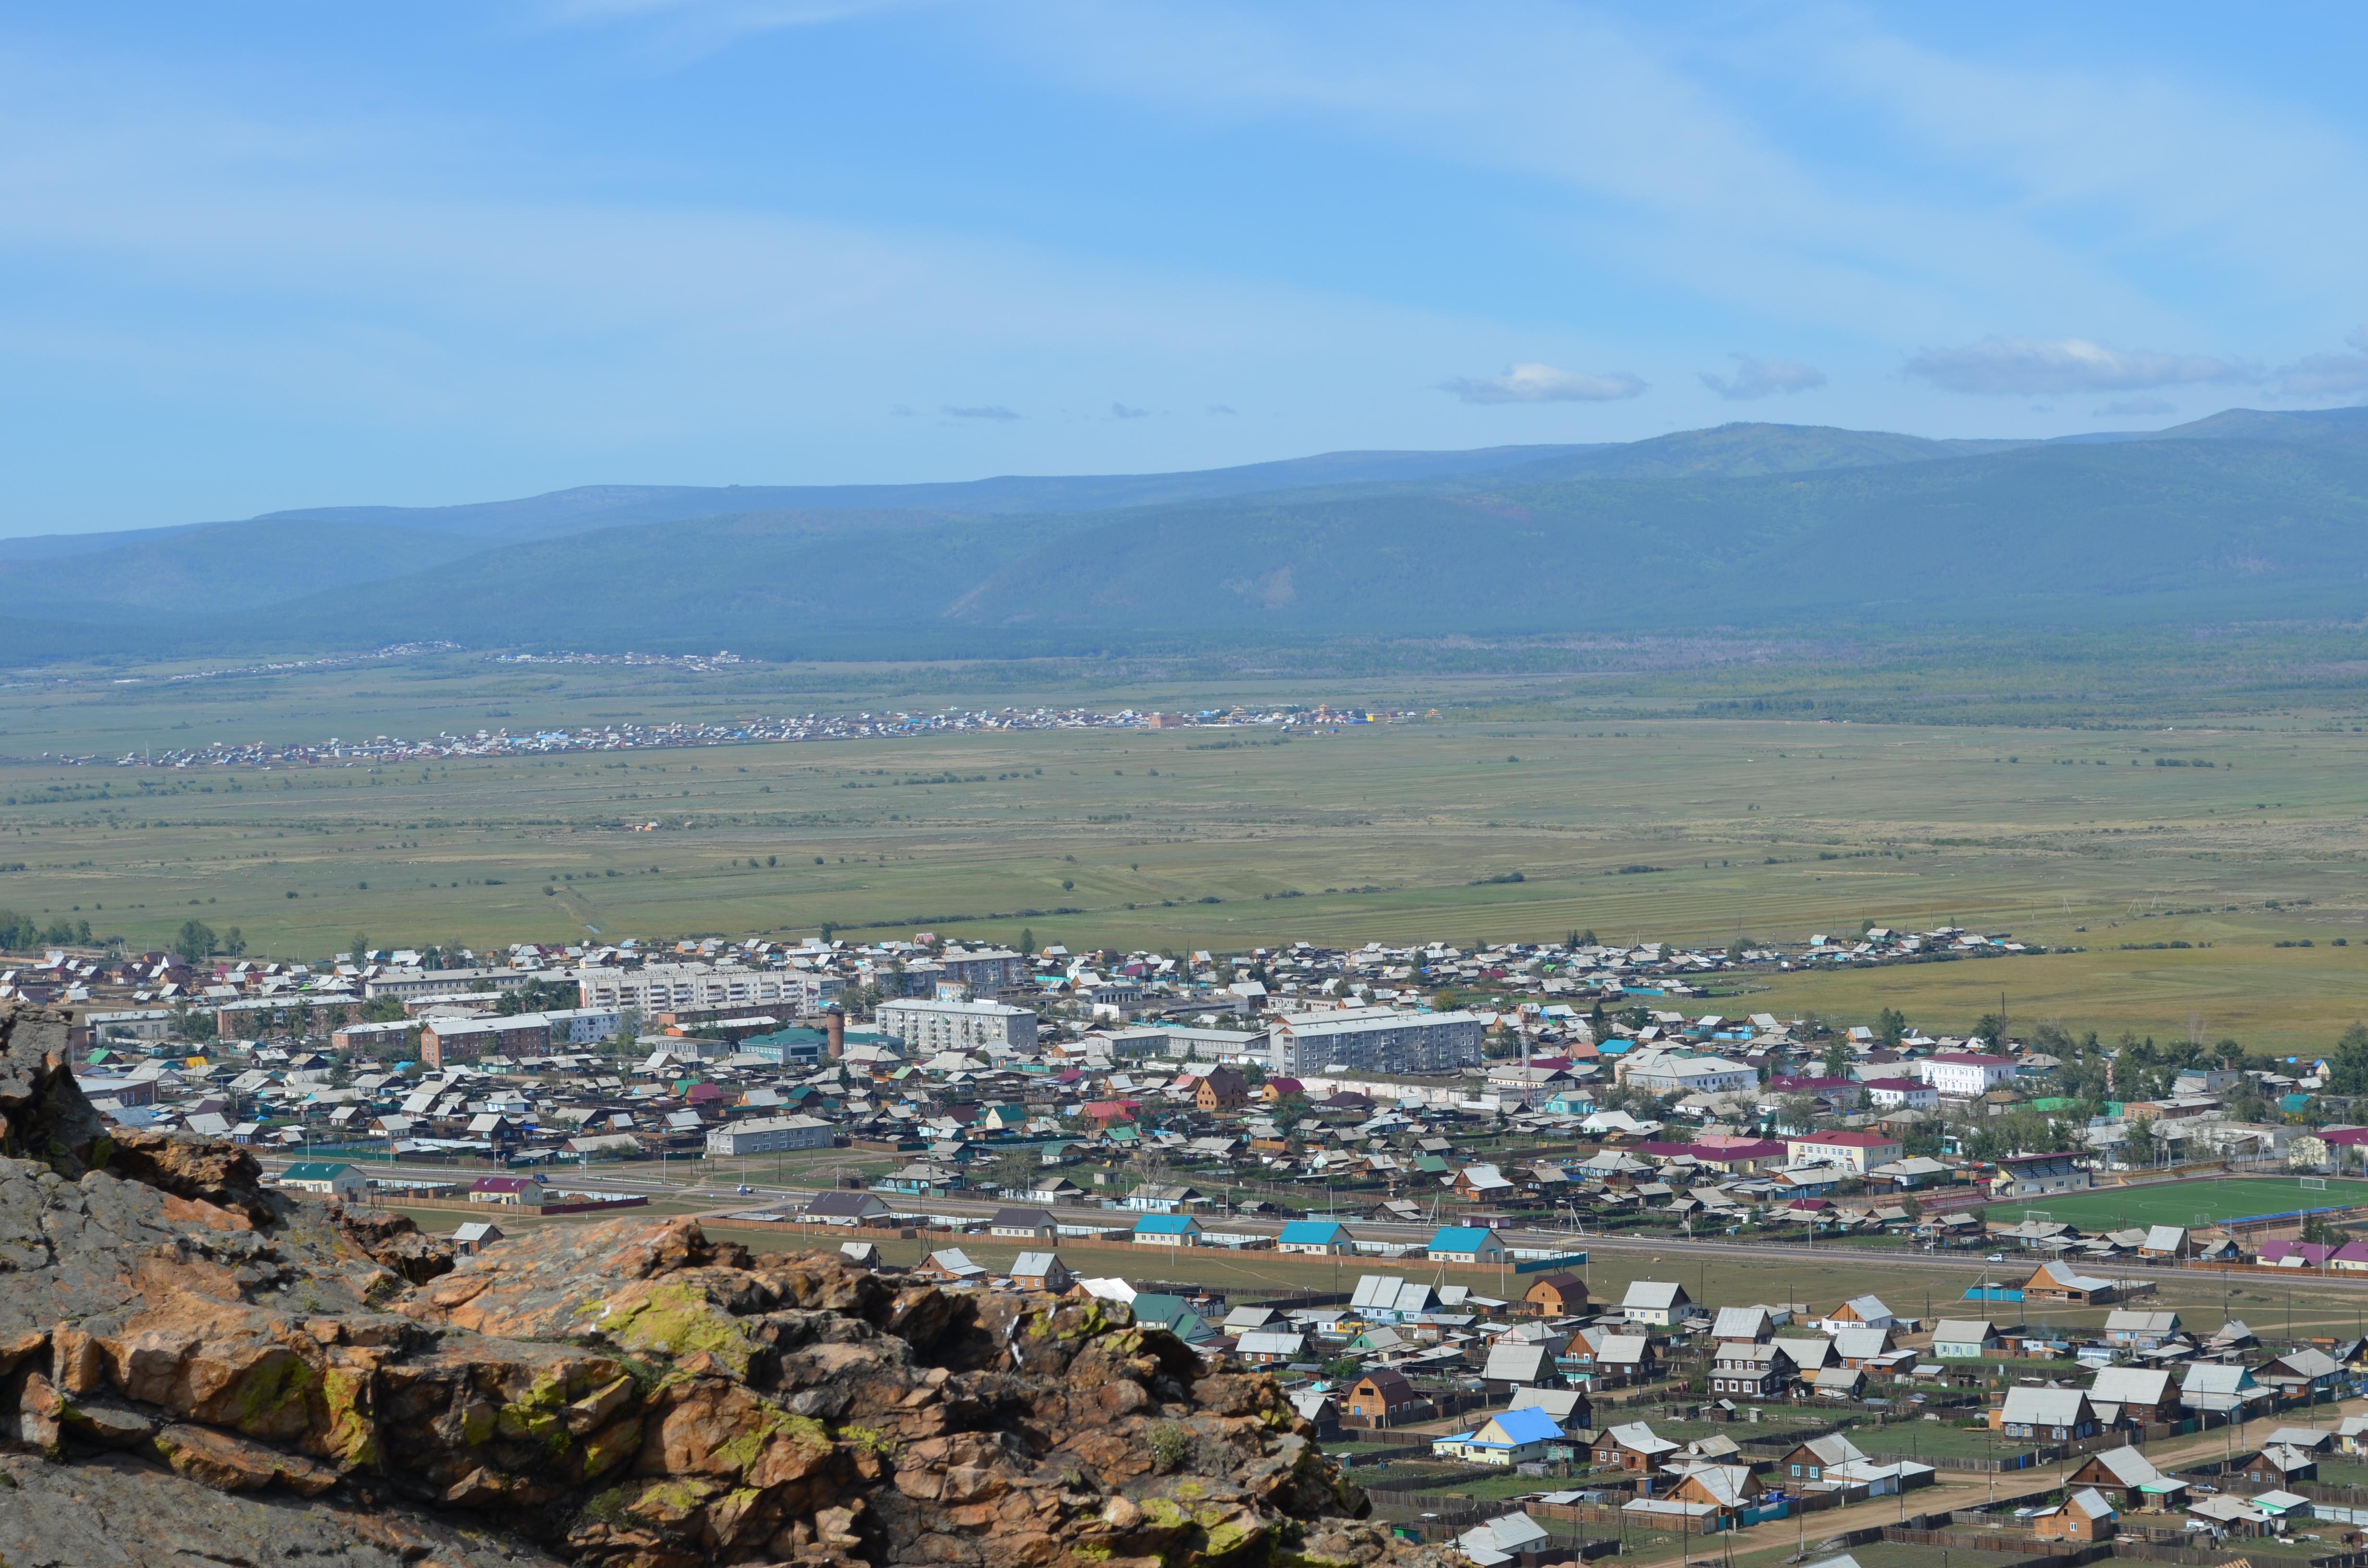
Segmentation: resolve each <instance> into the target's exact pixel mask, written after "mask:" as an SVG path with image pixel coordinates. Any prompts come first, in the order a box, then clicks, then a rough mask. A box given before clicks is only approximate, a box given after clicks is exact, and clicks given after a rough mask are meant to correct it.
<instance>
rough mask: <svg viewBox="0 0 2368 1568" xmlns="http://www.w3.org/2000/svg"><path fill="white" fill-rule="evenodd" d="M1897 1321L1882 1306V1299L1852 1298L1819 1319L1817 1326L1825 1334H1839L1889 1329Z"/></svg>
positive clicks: (1876, 1297)
mask: <svg viewBox="0 0 2368 1568" xmlns="http://www.w3.org/2000/svg"><path fill="white" fill-rule="evenodd" d="M1898 1321H1899V1320H1898V1319H1897V1318H1896V1317H1894V1316H1892V1314H1891V1309H1890V1308H1889V1307H1886V1306H1884V1304H1883V1298H1882V1297H1880V1296H1852V1297H1851V1298H1850V1300H1849V1301H1844V1302H1842V1303H1841V1305H1839V1306H1838V1307H1836V1308H1835V1309H1834V1310H1833V1311H1832V1312H1827V1314H1826V1315H1825V1316H1824V1317H1822V1318H1819V1319H1818V1320H1817V1326H1818V1327H1819V1328H1822V1329H1824V1330H1825V1331H1826V1332H1827V1334H1839V1333H1840V1332H1841V1331H1842V1330H1843V1329H1846V1328H1889V1327H1890V1326H1891V1325H1892V1324H1895V1323H1896V1322H1898Z"/></svg>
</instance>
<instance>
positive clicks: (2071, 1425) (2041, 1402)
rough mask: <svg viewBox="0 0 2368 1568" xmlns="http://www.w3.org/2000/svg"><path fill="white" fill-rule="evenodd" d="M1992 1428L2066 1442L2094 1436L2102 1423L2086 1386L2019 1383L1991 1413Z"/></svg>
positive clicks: (2006, 1433)
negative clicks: (2055, 1387) (2060, 1387)
mask: <svg viewBox="0 0 2368 1568" xmlns="http://www.w3.org/2000/svg"><path fill="white" fill-rule="evenodd" d="M1990 1430H1991V1431H1993V1432H1998V1433H2002V1434H2003V1435H2005V1436H2007V1437H2036V1438H2038V1439H2039V1440H2040V1441H2042V1442H2047V1443H2066V1442H2072V1441H2074V1440H2076V1439H2078V1438H2081V1437H2095V1436H2096V1435H2097V1432H2098V1430H2099V1424H2098V1421H2097V1410H2096V1406H2094V1405H2093V1404H2091V1403H2089V1394H2088V1392H2087V1391H2086V1390H2085V1389H2047V1388H2032V1387H2030V1386H2028V1385H2027V1384H2021V1383H2018V1384H2016V1385H2015V1386H2014V1387H2013V1388H2010V1389H2009V1390H2007V1391H2006V1403H2004V1404H2002V1405H2000V1406H1998V1408H1997V1409H1995V1410H1993V1411H1991V1412H1990Z"/></svg>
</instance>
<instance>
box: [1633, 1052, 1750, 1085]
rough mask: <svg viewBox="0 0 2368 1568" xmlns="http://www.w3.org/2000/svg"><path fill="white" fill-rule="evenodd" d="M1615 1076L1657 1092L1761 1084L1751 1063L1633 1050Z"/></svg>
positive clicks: (1713, 1057) (1719, 1057)
mask: <svg viewBox="0 0 2368 1568" xmlns="http://www.w3.org/2000/svg"><path fill="white" fill-rule="evenodd" d="M1632 1058H1633V1060H1632ZM1613 1075H1614V1076H1615V1077H1617V1078H1618V1079H1619V1080H1620V1082H1622V1083H1623V1084H1629V1085H1634V1086H1635V1087H1637V1088H1640V1089H1649V1090H1651V1091H1652V1092H1653V1093H1655V1094H1656V1095H1668V1094H1687V1095H1723V1094H1729V1093H1732V1092H1734V1091H1735V1090H1736V1089H1754V1088H1758V1087H1759V1069H1758V1068H1756V1067H1753V1066H1751V1065H1750V1064H1749V1063H1748V1062H1730V1061H1728V1060H1727V1059H1726V1058H1725V1057H1724V1056H1680V1055H1679V1054H1678V1053H1677V1052H1675V1051H1631V1052H1629V1053H1628V1055H1626V1056H1623V1057H1622V1058H1621V1060H1620V1063H1619V1065H1618V1066H1617V1067H1616V1068H1614V1069H1613Z"/></svg>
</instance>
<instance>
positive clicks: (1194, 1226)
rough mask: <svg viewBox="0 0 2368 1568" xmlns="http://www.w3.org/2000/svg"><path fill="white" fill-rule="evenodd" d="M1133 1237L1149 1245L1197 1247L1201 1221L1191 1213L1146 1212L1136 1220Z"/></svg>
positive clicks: (1199, 1239) (1199, 1241)
mask: <svg viewBox="0 0 2368 1568" xmlns="http://www.w3.org/2000/svg"><path fill="white" fill-rule="evenodd" d="M1133 1239H1134V1241H1135V1242H1136V1243H1137V1244H1141V1245H1147V1246H1170V1247H1196V1246H1199V1245H1200V1244H1201V1221H1198V1220H1195V1219H1194V1218H1192V1216H1191V1215H1190V1214H1145V1215H1144V1217H1143V1218H1142V1219H1140V1220H1137V1221H1135V1222H1134V1234H1133Z"/></svg>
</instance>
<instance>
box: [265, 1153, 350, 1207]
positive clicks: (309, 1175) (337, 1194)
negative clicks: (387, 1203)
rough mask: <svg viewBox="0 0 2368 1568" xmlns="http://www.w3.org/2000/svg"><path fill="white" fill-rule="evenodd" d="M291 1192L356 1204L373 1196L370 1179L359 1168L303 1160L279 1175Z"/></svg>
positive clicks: (334, 1162) (338, 1163) (339, 1161)
mask: <svg viewBox="0 0 2368 1568" xmlns="http://www.w3.org/2000/svg"><path fill="white" fill-rule="evenodd" d="M279 1186H280V1189H281V1190H282V1191H287V1192H315V1193H319V1194H320V1195H322V1196H323V1197H324V1198H337V1199H347V1200H349V1201H350V1200H354V1199H361V1198H364V1197H367V1196H368V1195H369V1193H370V1178H369V1177H368V1176H364V1175H362V1173H361V1170H360V1168H359V1167H358V1166H355V1165H347V1164H346V1163H345V1162H343V1161H341V1160H299V1161H297V1162H296V1163H295V1164H294V1165H290V1166H289V1167H288V1168H287V1169H286V1170H284V1171H282V1172H280V1173H279Z"/></svg>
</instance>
